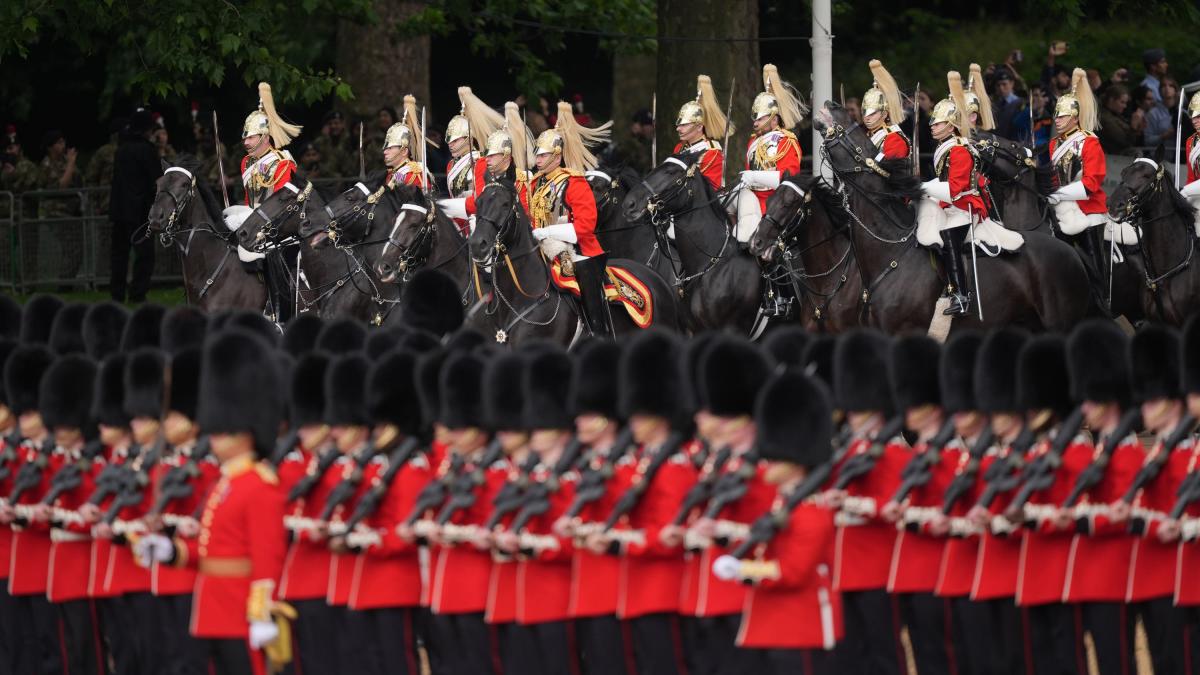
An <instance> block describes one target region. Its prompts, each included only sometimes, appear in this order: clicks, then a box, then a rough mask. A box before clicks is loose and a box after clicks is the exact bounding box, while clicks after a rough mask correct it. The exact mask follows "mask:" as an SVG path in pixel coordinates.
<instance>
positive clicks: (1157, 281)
mask: <svg viewBox="0 0 1200 675" xmlns="http://www.w3.org/2000/svg"><path fill="white" fill-rule="evenodd" d="M1138 162H1142V163H1145V164H1149V165H1151V166H1153V167H1154V168H1155V173H1154V180H1153V181H1151V182H1150V183H1149V185H1146V186H1144V187H1143V188H1142V189H1141V190H1138V191H1136V192H1133V194H1132V195H1131V196H1130V197H1129V200H1128V201H1126V202H1125V208H1124V214H1123V215H1122V217H1121V221H1120V222H1123V223H1130V224H1133V225H1135V227H1136V228H1137V233H1138V240H1139V243H1140V240H1141V229H1142V228H1143V227H1144V226H1145V225H1147V224H1149V223H1152V222H1154V221H1156V220H1163V219H1165V218H1168V217H1170V216H1171V215H1173V214H1174V213H1173V211H1168V212H1167V213H1165V214H1163V215H1161V216H1155V217H1153V218H1147V217H1146V216H1145V215H1143V213H1142V211H1143V209H1145V207H1146V204H1147V203H1148V202H1149V201H1150V199H1151V198H1153V197H1154V195H1156V194H1159V193H1161V192H1163V191H1164V190H1165V189H1166V188H1165V187H1164V186H1165V185H1166V181H1165V180H1164V179H1165V177H1166V173H1167V171H1166V167H1164V166H1163V165H1161V164H1159V163H1158V162H1155V161H1154V160H1152V159H1149V158H1146V157H1139V158H1138V159H1135V160H1134V163H1135V164H1136V163H1138ZM1183 228H1184V231H1185V234H1186V235H1187V239H1188V251H1187V254H1186V255H1184V257H1183V260H1182V261H1180V262H1179V263H1178V264H1176V265H1174V266H1173V267H1171V269H1169V270H1167V271H1166V272H1163V273H1162V274H1155V275H1154V276H1151V274H1153V273H1154V270H1153V268H1154V261H1153V260H1152V259H1151V255H1150V251H1149V250H1147V249H1146V247H1145V246H1142V247H1141V248H1142V259H1143V260H1144V261H1145V263H1146V265H1145V267H1146V286H1147V287H1148V288H1149V289H1150V291H1151V292H1152V293H1154V298H1155V301H1156V302H1158V303H1159V313H1160V314H1161V313H1162V306H1161V300H1159V295H1158V291H1159V287H1160V286H1161V284H1162V282H1164V281H1166V280H1168V279H1170V278H1171V277H1173V276H1175V275H1176V274H1179V273H1180V272H1182V271H1184V270H1185V269H1187V268H1188V266H1190V265H1191V264H1192V257H1193V256H1194V254H1195V252H1196V235H1195V232H1194V231H1193V230H1192V228H1191V225H1190V224H1189V223H1187V222H1186V221H1185V222H1184V223H1183Z"/></svg>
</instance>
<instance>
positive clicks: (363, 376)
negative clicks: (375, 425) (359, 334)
mask: <svg viewBox="0 0 1200 675" xmlns="http://www.w3.org/2000/svg"><path fill="white" fill-rule="evenodd" d="M370 368H371V366H370V364H369V363H368V362H367V357H366V356H364V355H362V354H345V355H342V356H339V357H336V358H334V359H333V360H332V361H330V363H329V368H328V369H327V370H326V371H325V415H324V416H325V423H326V424H330V425H341V426H364V427H365V426H367V425H369V424H370V423H371V419H370V416H369V415H368V414H367V373H368V371H369V370H370Z"/></svg>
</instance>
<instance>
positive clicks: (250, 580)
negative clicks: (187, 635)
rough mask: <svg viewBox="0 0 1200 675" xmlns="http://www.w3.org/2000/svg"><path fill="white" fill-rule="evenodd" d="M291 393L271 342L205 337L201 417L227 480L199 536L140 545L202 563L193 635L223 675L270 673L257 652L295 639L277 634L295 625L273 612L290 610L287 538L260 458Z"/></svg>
mask: <svg viewBox="0 0 1200 675" xmlns="http://www.w3.org/2000/svg"><path fill="white" fill-rule="evenodd" d="M284 391H285V389H284V380H283V378H282V377H281V374H280V372H279V368H278V365H277V362H276V360H275V358H274V357H273V356H272V354H271V348H270V347H269V346H268V345H267V343H266V342H265V341H263V340H262V339H260V338H259V337H257V336H255V335H251V334H249V333H246V332H243V331H240V330H237V329H234V330H230V331H227V332H225V333H223V334H220V335H217V336H214V337H210V338H209V339H208V341H207V343H206V345H205V348H204V357H203V359H202V362H201V375H200V397H199V411H198V419H197V422H198V423H199V424H200V428H201V431H202V432H204V433H207V434H208V435H209V439H210V441H211V443H212V452H213V454H214V455H215V456H216V457H217V459H218V460H219V461H220V462H221V478H220V480H219V481H217V483H216V485H214V486H213V489H212V491H211V492H210V493H209V495H208V498H207V499H206V500H205V506H204V513H203V515H202V516H201V519H200V535H199V536H198V537H197V538H195V539H182V538H176V539H168V538H167V537H165V536H163V535H159V534H152V535H147V536H145V537H142V539H141V540H139V542H138V547H137V549H138V555H139V557H140V558H141V559H142V560H144V561H146V562H147V563H149V562H152V561H153V562H173V563H174V564H176V565H179V566H195V567H197V568H198V570H199V575H198V576H197V579H196V591H195V599H194V604H193V607H192V622H191V633H192V635H194V636H196V637H198V638H202V639H203V640H204V641H205V642H206V644H207V647H208V655H209V660H210V667H211V668H212V669H213V671H214V672H217V673H236V674H238V675H242V674H245V675H259V674H264V673H266V672H267V670H266V668H267V666H266V663H265V658H264V655H263V653H262V651H260V650H262V649H263V648H264V647H266V648H267V649H268V651H270V650H272V649H274V648H276V647H279V646H283V645H286V644H288V642H289V641H288V640H287V639H286V636H283V637H282V638H281V635H280V633H281V630H288V626H287V624H286V623H277V621H276V616H277V615H278V614H281V613H284V614H285V613H287V612H289V611H290V608H289V607H286V606H285V605H281V604H280V603H277V602H276V600H275V591H276V587H277V585H278V583H279V576H280V573H281V572H282V570H283V558H284V551H285V542H286V534H285V531H284V529H283V505H284V495H283V494H282V492H280V490H279V481H278V478H277V477H276V476H275V472H274V470H273V469H271V468H270V467H269V466H268V465H266V464H265V463H263V462H262V461H261V460H260V458H262V457H265V456H268V455H269V454H270V453H271V452H272V451H273V450H274V447H275V442H276V434H277V432H278V429H279V423H280V421H281V420H282V418H283V412H284V405H283V392H284ZM288 656H290V655H282V654H281V655H276V656H275V657H273V658H272V660H273V661H275V660H276V658H278V659H279V660H284V659H286V658H287V657H288Z"/></svg>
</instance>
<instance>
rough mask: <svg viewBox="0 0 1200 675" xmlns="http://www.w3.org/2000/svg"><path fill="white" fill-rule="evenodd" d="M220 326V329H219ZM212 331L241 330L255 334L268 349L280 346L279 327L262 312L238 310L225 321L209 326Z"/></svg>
mask: <svg viewBox="0 0 1200 675" xmlns="http://www.w3.org/2000/svg"><path fill="white" fill-rule="evenodd" d="M218 326H220V328H218ZM208 329H209V330H210V331H215V330H230V329H239V330H244V331H246V332H248V333H253V334H254V335H256V336H257V337H258V338H259V339H261V340H262V341H263V342H265V343H266V345H267V346H268V347H274V346H275V345H277V344H279V326H276V325H275V323H274V322H273V321H271V320H270V319H268V318H267V317H265V316H263V315H262V313H261V312H252V311H250V310H237V311H234V312H230V313H229V314H228V315H227V316H225V319H224V321H222V322H219V323H218V322H217V321H216V320H215V317H214V320H213V322H212V323H210V324H209V327H208Z"/></svg>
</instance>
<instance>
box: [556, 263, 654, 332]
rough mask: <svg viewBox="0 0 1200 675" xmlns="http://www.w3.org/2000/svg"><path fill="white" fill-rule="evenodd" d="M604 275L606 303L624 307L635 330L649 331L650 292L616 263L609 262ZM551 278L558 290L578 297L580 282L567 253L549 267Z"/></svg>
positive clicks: (650, 313) (651, 314) (651, 306)
mask: <svg viewBox="0 0 1200 675" xmlns="http://www.w3.org/2000/svg"><path fill="white" fill-rule="evenodd" d="M605 272H606V276H607V277H608V279H607V281H606V282H605V283H604V295H605V297H607V298H608V302H609V303H610V304H614V305H620V306H622V307H624V308H625V312H626V313H627V314H628V315H629V318H630V319H632V320H633V323H634V324H635V325H636V326H637V327H638V328H648V327H649V326H650V324H651V323H652V322H653V320H654V300H653V296H651V294H650V289H649V288H646V285H645V284H644V283H643V282H642V280H641V279H638V278H637V276H635V275H634V273H633V272H631V271H630V270H628V269H627V268H625V266H623V265H621V264H620V263H619V262H615V263H614V262H610V263H609V264H608V265H607V266H606V267H605ZM550 279H551V280H552V281H553V282H554V285H555V286H556V287H558V288H559V289H560V290H563V291H566V292H568V293H570V294H571V295H574V296H575V297H579V282H578V280H576V279H575V263H574V262H573V261H572V260H571V254H570V253H564V254H562V255H560V256H558V257H557V258H555V259H554V261H553V262H552V263H551V264H550Z"/></svg>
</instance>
